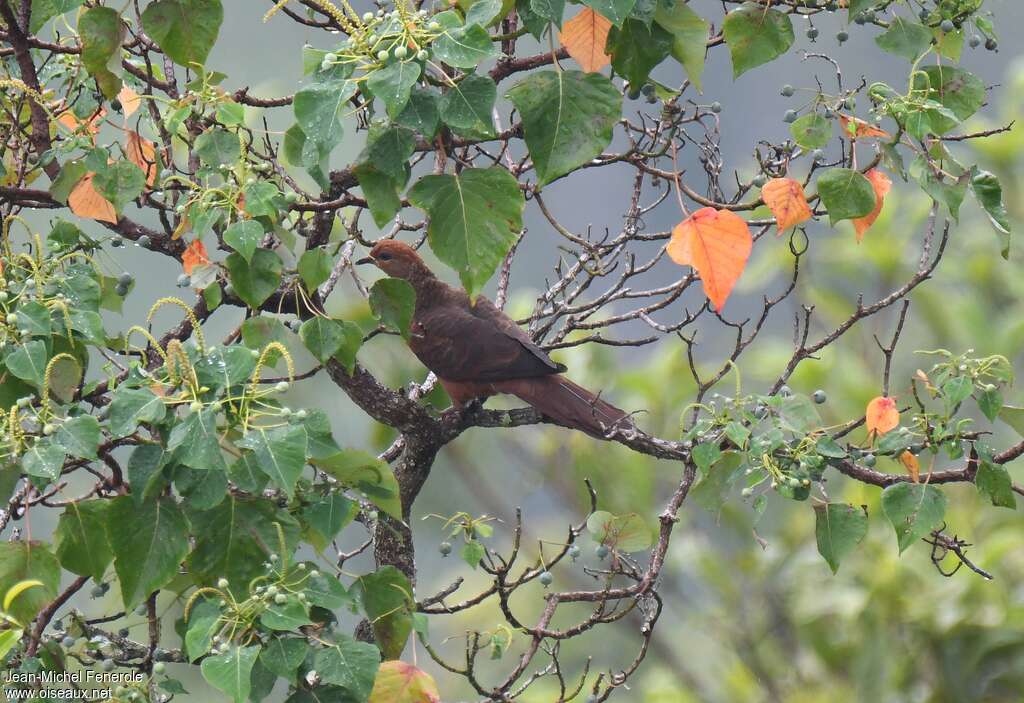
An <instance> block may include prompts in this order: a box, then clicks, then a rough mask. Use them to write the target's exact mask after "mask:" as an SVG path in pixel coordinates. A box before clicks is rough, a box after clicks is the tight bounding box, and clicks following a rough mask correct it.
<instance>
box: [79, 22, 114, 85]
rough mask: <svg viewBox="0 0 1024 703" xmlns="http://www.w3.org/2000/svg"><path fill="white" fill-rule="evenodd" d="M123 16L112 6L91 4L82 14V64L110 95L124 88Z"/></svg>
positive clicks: (80, 30)
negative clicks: (122, 81) (122, 72)
mask: <svg viewBox="0 0 1024 703" xmlns="http://www.w3.org/2000/svg"><path fill="white" fill-rule="evenodd" d="M121 34H122V28H121V15H120V14H119V13H118V11H117V10H115V9H113V8H112V7H90V8H89V9H87V10H86V11H85V12H83V13H82V14H81V15H79V17H78V35H79V36H80V37H81V39H82V65H83V66H85V70H87V71H88V72H89V75H91V76H92V77H93V78H95V79H96V82H97V83H99V86H100V91H101V92H102V93H103V95H104V96H105V97H107V98H113V97H115V96H116V95H117V94H118V92H119V91H120V90H121V79H120V78H119V77H118V75H116V74H115V71H116V72H117V74H119V73H120V72H121Z"/></svg>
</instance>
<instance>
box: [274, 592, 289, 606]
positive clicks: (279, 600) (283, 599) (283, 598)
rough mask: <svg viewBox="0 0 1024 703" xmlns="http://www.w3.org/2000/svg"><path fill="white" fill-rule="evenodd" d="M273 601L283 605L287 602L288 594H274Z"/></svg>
mask: <svg viewBox="0 0 1024 703" xmlns="http://www.w3.org/2000/svg"><path fill="white" fill-rule="evenodd" d="M274 602H275V603H277V604H278V605H284V604H285V603H287V602H288V596H286V595H285V594H283V593H278V594H277V595H276V596H274Z"/></svg>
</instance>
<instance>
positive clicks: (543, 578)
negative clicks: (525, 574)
mask: <svg viewBox="0 0 1024 703" xmlns="http://www.w3.org/2000/svg"><path fill="white" fill-rule="evenodd" d="M538 580H539V581H540V582H541V584H542V585H543V586H544V587H545V588H547V587H548V586H550V585H551V582H552V581H554V580H555V577H554V576H552V575H551V572H550V571H542V572H540V576H539V577H538Z"/></svg>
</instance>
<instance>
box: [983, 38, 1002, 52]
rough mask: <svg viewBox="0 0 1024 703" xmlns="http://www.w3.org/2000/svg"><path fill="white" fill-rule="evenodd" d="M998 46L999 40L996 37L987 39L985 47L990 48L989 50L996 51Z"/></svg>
mask: <svg viewBox="0 0 1024 703" xmlns="http://www.w3.org/2000/svg"><path fill="white" fill-rule="evenodd" d="M998 47H999V42H997V41H996V40H995V39H986V40H985V48H986V49H988V50H989V51H995V50H996V49H997V48H998Z"/></svg>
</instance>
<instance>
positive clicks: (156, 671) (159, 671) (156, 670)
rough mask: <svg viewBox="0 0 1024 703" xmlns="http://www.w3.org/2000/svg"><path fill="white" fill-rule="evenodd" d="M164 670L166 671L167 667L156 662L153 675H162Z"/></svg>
mask: <svg viewBox="0 0 1024 703" xmlns="http://www.w3.org/2000/svg"><path fill="white" fill-rule="evenodd" d="M166 669H167V665H166V664H164V663H163V662H157V663H156V664H154V665H153V673H154V674H162V673H164V671H165V670H166Z"/></svg>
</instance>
